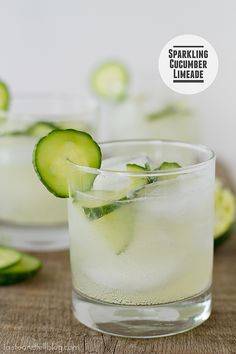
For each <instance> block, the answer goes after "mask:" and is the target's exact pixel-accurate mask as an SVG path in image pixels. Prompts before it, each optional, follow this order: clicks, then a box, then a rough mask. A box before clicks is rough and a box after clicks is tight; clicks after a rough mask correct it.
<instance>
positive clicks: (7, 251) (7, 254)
mask: <svg viewBox="0 0 236 354" xmlns="http://www.w3.org/2000/svg"><path fill="white" fill-rule="evenodd" d="M20 260H21V254H20V253H19V252H17V251H15V250H13V249H11V248H6V247H0V271H1V270H2V269H5V268H7V267H10V266H12V265H14V264H16V263H18V262H19V261H20Z"/></svg>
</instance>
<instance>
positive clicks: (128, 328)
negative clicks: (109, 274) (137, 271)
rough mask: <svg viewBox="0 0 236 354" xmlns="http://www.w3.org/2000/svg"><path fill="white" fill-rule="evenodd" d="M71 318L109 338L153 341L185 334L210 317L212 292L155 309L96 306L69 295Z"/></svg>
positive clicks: (92, 302) (112, 305)
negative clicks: (70, 299) (71, 310)
mask: <svg viewBox="0 0 236 354" xmlns="http://www.w3.org/2000/svg"><path fill="white" fill-rule="evenodd" d="M72 304H73V312H74V316H75V317H76V319H77V320H79V321H80V322H81V323H83V324H84V325H85V326H87V327H89V328H92V329H94V330H96V331H99V332H103V333H108V334H110V335H115V336H120V337H129V338H156V337H163V336H171V335H174V334H178V333H182V332H185V331H188V330H190V329H192V328H194V327H196V326H199V325H200V324H201V323H203V322H204V321H206V320H207V319H208V317H209V316H210V314H211V292H210V289H208V290H207V291H205V292H203V293H201V294H199V295H197V296H194V297H191V298H188V299H184V300H181V301H176V302H171V303H167V304H161V305H154V306H133V305H132V306H125V305H116V304H109V303H104V302H99V301H95V300H92V299H91V298H87V297H85V296H84V295H82V294H78V293H77V292H75V291H73V292H72Z"/></svg>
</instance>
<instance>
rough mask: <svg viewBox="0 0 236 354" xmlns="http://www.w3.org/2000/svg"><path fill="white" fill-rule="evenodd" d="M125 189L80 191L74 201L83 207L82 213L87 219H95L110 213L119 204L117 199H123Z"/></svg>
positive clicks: (124, 197)
mask: <svg viewBox="0 0 236 354" xmlns="http://www.w3.org/2000/svg"><path fill="white" fill-rule="evenodd" d="M127 192H128V191H127V190H121V191H114V192H113V191H103V190H94V191H88V192H86V193H80V194H79V197H78V200H76V201H74V203H77V204H78V205H80V206H81V207H82V208H83V209H84V213H85V215H86V216H87V218H88V219H89V220H96V219H99V218H101V217H102V216H104V215H106V214H109V213H111V212H112V211H114V210H115V209H117V208H119V207H120V205H119V204H118V203H117V202H116V201H117V200H125V199H126V195H127Z"/></svg>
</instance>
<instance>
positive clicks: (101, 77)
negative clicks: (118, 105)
mask: <svg viewBox="0 0 236 354" xmlns="http://www.w3.org/2000/svg"><path fill="white" fill-rule="evenodd" d="M128 82H129V76H128V71H127V69H126V67H125V66H124V65H123V64H121V63H119V62H117V61H110V62H105V63H103V64H102V65H100V66H99V67H98V68H96V69H95V71H94V72H93V74H92V77H91V86H92V90H93V92H94V93H95V95H96V96H98V97H101V98H104V99H107V100H111V101H120V100H122V99H124V98H125V96H126V93H127V86H128Z"/></svg>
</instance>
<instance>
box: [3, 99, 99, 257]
mask: <svg viewBox="0 0 236 354" xmlns="http://www.w3.org/2000/svg"><path fill="white" fill-rule="evenodd" d="M96 113H97V107H96V105H95V104H94V102H92V101H88V100H86V99H84V98H81V97H78V96H77V95H38V94H35V95H33V94H22V95H16V96H14V97H13V100H12V102H11V109H10V111H9V112H3V111H1V112H0V244H1V245H4V246H12V247H17V248H20V249H26V250H27V249H28V250H38V251H39V250H45V251H46V250H58V249H63V248H67V247H68V245H69V239H68V233H67V208H66V201H65V200H60V199H57V198H55V197H53V195H51V194H50V193H48V191H47V190H46V189H45V188H44V186H43V185H42V184H41V183H40V181H39V179H38V178H37V176H36V174H35V172H34V170H33V166H32V152H33V149H34V145H35V144H36V142H37V141H38V140H39V138H40V137H41V136H43V135H45V134H47V133H48V132H49V131H51V130H53V129H55V128H75V129H80V130H85V131H88V132H91V133H93V134H94V128H95V118H96Z"/></svg>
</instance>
